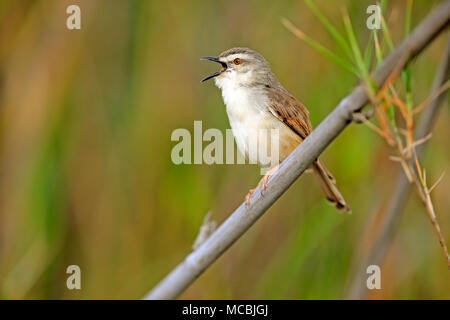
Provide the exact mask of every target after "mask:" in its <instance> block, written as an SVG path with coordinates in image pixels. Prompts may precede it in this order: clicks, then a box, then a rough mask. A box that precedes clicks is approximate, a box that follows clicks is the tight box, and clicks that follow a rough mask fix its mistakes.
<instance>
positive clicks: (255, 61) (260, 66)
mask: <svg viewBox="0 0 450 320" xmlns="http://www.w3.org/2000/svg"><path fill="white" fill-rule="evenodd" d="M202 60H210V61H214V62H218V63H220V64H221V65H222V70H220V71H218V72H215V73H213V74H211V75H209V76H207V77H206V78H204V79H203V80H202V82H203V81H206V80H209V79H212V78H215V82H216V85H217V86H218V87H219V88H223V87H224V86H229V85H231V86H244V87H252V86H257V85H264V84H266V83H268V82H270V81H271V79H270V78H271V77H273V75H272V72H271V70H270V65H269V63H268V62H267V61H266V59H264V57H263V56H262V55H260V54H259V53H258V52H256V51H254V50H251V49H248V48H232V49H229V50H227V51H224V52H222V53H221V54H220V55H219V57H217V58H214V57H205V58H202Z"/></svg>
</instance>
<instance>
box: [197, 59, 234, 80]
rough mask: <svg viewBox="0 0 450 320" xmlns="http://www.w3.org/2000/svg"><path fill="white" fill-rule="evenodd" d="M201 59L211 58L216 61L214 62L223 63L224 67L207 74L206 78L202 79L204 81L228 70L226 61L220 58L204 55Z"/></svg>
mask: <svg viewBox="0 0 450 320" xmlns="http://www.w3.org/2000/svg"><path fill="white" fill-rule="evenodd" d="M200 60H210V61H214V62H218V63H220V64H221V65H222V67H223V69H222V70H220V71H219V72H215V73H213V74H211V75H209V76H207V77H206V78H204V79H202V82H204V81H206V80H209V79H211V78H214V77H217V76H218V75H220V74H221V73H222V72H224V71H225V70H227V64H226V63H225V62H222V61H220V60H219V59H218V58H214V57H203V58H201V59H200Z"/></svg>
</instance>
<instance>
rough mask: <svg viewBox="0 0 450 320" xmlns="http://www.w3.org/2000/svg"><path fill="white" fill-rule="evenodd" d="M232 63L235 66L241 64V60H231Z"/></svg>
mask: <svg viewBox="0 0 450 320" xmlns="http://www.w3.org/2000/svg"><path fill="white" fill-rule="evenodd" d="M233 63H234V64H235V65H238V64H241V59H239V58H236V59H234V60H233Z"/></svg>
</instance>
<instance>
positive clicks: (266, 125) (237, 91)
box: [218, 81, 300, 165]
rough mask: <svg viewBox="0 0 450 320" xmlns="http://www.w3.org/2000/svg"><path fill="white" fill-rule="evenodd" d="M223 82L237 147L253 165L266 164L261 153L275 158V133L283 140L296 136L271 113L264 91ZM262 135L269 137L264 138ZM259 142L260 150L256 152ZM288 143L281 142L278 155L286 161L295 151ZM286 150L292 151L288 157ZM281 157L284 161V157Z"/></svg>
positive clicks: (222, 86) (221, 84) (225, 99)
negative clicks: (262, 161) (272, 151)
mask: <svg viewBox="0 0 450 320" xmlns="http://www.w3.org/2000/svg"><path fill="white" fill-rule="evenodd" d="M223 82H225V83H223ZM223 82H222V83H220V85H219V84H218V86H219V87H220V88H221V89H222V96H223V100H224V102H225V105H226V110H227V114H228V118H229V121H230V125H231V129H232V131H233V135H234V138H235V140H236V144H237V147H238V149H239V151H240V152H241V153H242V154H244V155H245V156H247V157H248V159H249V161H250V163H259V164H262V163H261V161H260V160H261V159H260V155H261V152H263V154H264V155H267V156H269V155H271V136H270V135H271V129H278V131H277V134H278V136H279V137H284V136H285V135H292V134H293V133H292V131H291V130H290V129H289V128H288V127H287V126H286V125H285V124H284V123H283V122H281V121H279V120H278V119H276V118H275V117H274V116H273V115H272V114H271V113H270V111H269V108H268V106H269V98H268V97H267V94H266V93H265V92H264V90H263V89H260V88H249V87H244V86H232V85H228V84H227V82H228V81H223ZM230 82H231V81H230ZM261 134H263V135H264V134H267V135H266V136H263V137H264V138H261V137H262V136H261ZM272 137H273V136H272ZM255 139H256V140H257V142H256V143H257V148H254V144H255ZM285 141H286V140H285V139H281V140H280V139H278V141H277V143H278V148H277V149H278V150H277V151H278V152H280V154H281V157H282V158H284V154H289V152H290V151H291V150H292V148H291V147H290V146H287V145H285V144H286V143H285ZM280 142H281V144H280ZM299 142H300V141H298V142H296V144H298V143H299ZM294 147H295V145H294ZM261 148H262V149H263V150H261ZM286 148H289V149H290V150H289V151H288V152H287V153H286V151H287V150H286V151H285V149H286ZM278 157H279V158H280V156H278ZM279 160H280V161H281V160H283V159H279ZM264 165H266V164H264Z"/></svg>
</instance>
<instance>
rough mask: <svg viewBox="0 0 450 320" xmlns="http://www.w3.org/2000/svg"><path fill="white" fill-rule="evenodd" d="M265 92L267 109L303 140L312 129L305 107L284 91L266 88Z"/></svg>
mask: <svg viewBox="0 0 450 320" xmlns="http://www.w3.org/2000/svg"><path fill="white" fill-rule="evenodd" d="M267 94H268V97H269V101H270V105H269V111H270V112H271V113H272V114H273V115H274V116H275V117H276V118H277V119H278V120H280V121H282V122H284V123H285V124H286V125H287V126H288V127H289V128H291V130H293V131H294V132H295V133H297V134H298V135H299V136H300V137H301V138H302V139H303V140H304V139H305V138H306V136H308V135H309V134H310V133H311V131H312V125H311V122H310V121H309V112H308V110H307V109H306V107H305V106H304V105H303V104H301V103H300V102H298V101H297V100H296V99H295V98H294V97H293V96H291V95H290V94H289V93H287V92H286V91H282V90H280V89H275V88H267Z"/></svg>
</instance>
